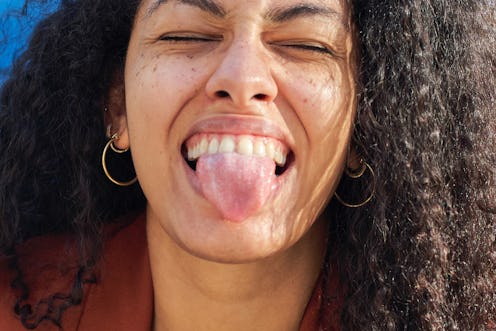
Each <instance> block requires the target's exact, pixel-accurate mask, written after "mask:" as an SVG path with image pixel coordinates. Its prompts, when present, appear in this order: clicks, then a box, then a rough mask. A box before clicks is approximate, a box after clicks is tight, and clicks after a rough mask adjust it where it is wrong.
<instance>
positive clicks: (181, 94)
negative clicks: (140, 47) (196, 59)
mask: <svg viewBox="0 0 496 331" xmlns="http://www.w3.org/2000/svg"><path fill="white" fill-rule="evenodd" d="M200 67H201V66H200V65H199V64H195V63H193V62H192V61H185V60H184V59H182V58H181V57H180V56H177V57H174V56H173V57H165V56H160V55H155V56H154V55H152V56H147V57H144V56H140V57H138V58H137V59H136V60H133V59H128V62H127V63H126V78H128V79H126V99H127V101H126V108H127V115H128V127H129V130H130V133H131V134H132V135H133V136H135V138H137V139H139V138H140V137H141V138H142V139H144V138H145V137H146V136H148V135H153V134H162V135H165V134H167V133H169V132H171V126H172V124H173V122H174V119H175V118H176V117H177V116H178V113H179V112H180V111H181V110H182V109H184V107H185V105H186V104H187V103H188V102H189V101H190V100H191V99H192V98H193V97H194V96H196V95H197V94H198V92H199V90H200V86H201V84H202V81H203V80H204V78H203V77H202V72H201V71H200V70H199V69H198V68H200ZM153 127H155V128H156V127H161V128H160V129H159V130H157V129H153V130H152V129H151V128H153Z"/></svg>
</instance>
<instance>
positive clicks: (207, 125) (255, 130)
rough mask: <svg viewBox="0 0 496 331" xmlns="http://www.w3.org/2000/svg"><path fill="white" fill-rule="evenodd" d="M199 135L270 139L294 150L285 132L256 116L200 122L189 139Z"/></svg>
mask: <svg viewBox="0 0 496 331" xmlns="http://www.w3.org/2000/svg"><path fill="white" fill-rule="evenodd" d="M198 133H215V134H232V135H255V136H263V137H270V138H274V139H278V140H280V141H281V142H282V143H284V144H285V145H287V147H288V148H289V149H291V150H292V148H291V147H292V146H291V145H292V143H291V140H290V139H289V135H288V134H287V133H286V132H285V131H284V130H282V129H281V128H280V127H279V126H277V125H275V124H273V123H272V122H271V121H268V120H266V119H264V118H259V117H254V116H245V115H228V114H223V115H216V116H213V117H209V118H206V119H202V120H199V121H198V122H196V123H195V124H193V126H192V127H191V129H190V130H189V132H188V135H187V139H189V138H190V137H192V136H194V135H195V134H198ZM187 139H186V140H187Z"/></svg>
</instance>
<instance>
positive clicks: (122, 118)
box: [104, 70, 129, 149]
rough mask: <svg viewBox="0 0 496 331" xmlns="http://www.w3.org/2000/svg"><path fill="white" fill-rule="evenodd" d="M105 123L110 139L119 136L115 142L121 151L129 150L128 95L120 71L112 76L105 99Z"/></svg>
mask: <svg viewBox="0 0 496 331" xmlns="http://www.w3.org/2000/svg"><path fill="white" fill-rule="evenodd" d="M104 123H105V127H106V135H107V137H108V138H110V137H112V135H114V134H116V133H117V135H118V136H119V139H117V140H116V141H115V142H114V145H115V147H117V148H119V149H126V148H129V134H128V128H127V113H126V94H125V88H124V77H123V73H122V72H121V71H120V70H118V71H117V72H115V73H114V74H113V76H112V82H111V85H110V88H109V90H108V92H107V95H106V98H105V113H104Z"/></svg>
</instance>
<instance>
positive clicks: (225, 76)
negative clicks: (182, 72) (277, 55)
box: [206, 39, 278, 107]
mask: <svg viewBox="0 0 496 331" xmlns="http://www.w3.org/2000/svg"><path fill="white" fill-rule="evenodd" d="M206 92H207V95H208V96H209V97H210V98H212V99H228V100H229V101H231V102H233V103H234V104H235V105H236V106H240V107H244V106H248V105H250V104H253V103H254V102H255V103H256V102H271V101H273V100H274V99H275V98H276V96H277V92H278V91H277V85H276V82H275V80H274V77H273V75H272V72H271V66H270V61H269V57H268V55H267V54H265V52H264V47H263V45H262V44H261V43H258V42H257V41H250V40H248V39H245V40H240V41H239V42H233V43H232V44H231V45H230V46H229V48H227V49H226V51H225V52H224V54H223V56H222V58H221V61H220V62H219V65H218V66H217V68H216V69H215V71H214V72H213V74H212V76H211V77H210V78H209V80H208V82H207V85H206Z"/></svg>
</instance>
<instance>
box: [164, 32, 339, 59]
mask: <svg viewBox="0 0 496 331" xmlns="http://www.w3.org/2000/svg"><path fill="white" fill-rule="evenodd" d="M160 40H161V41H168V42H173V43H181V42H185V43H187V42H216V41H220V40H222V37H214V36H212V37H202V36H176V35H165V36H162V37H160ZM274 45H276V46H281V47H289V48H295V49H299V50H303V51H308V52H316V53H321V54H327V55H334V52H333V51H331V50H330V49H329V48H327V47H324V46H316V45H310V44H304V43H301V44H300V43H294V44H291V43H275V44H274Z"/></svg>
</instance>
